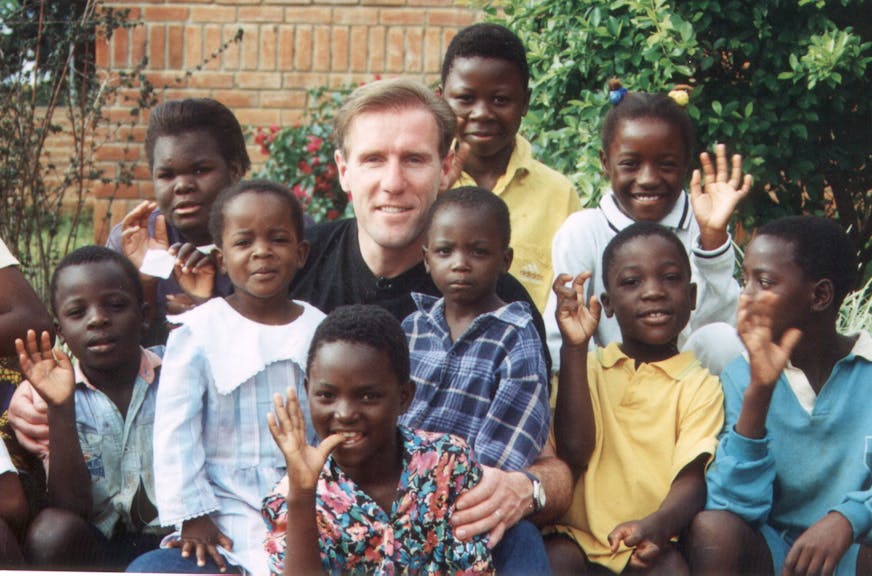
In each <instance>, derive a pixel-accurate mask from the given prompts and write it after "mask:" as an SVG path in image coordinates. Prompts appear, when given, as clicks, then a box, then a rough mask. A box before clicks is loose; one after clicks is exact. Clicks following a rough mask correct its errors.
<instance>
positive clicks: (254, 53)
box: [240, 24, 260, 70]
mask: <svg viewBox="0 0 872 576" xmlns="http://www.w3.org/2000/svg"><path fill="white" fill-rule="evenodd" d="M241 28H242V30H243V36H242V44H241V46H240V49H241V58H242V62H241V66H240V68H242V69H243V70H257V61H258V56H259V53H260V46H259V43H260V38H259V36H260V34H259V33H258V26H256V25H254V24H243V25H242V26H241Z"/></svg>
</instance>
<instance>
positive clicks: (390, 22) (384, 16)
mask: <svg viewBox="0 0 872 576" xmlns="http://www.w3.org/2000/svg"><path fill="white" fill-rule="evenodd" d="M426 14H427V13H426V12H425V11H424V10H420V9H415V10H409V9H405V8H402V9H395V8H386V9H384V10H382V12H381V23H382V24H384V25H386V26H412V25H416V24H417V25H419V26H420V25H421V24H423V23H424V20H425V16H426Z"/></svg>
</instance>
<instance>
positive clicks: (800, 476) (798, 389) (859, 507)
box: [706, 332, 872, 540]
mask: <svg viewBox="0 0 872 576" xmlns="http://www.w3.org/2000/svg"><path fill="white" fill-rule="evenodd" d="M721 379H722V381H723V386H724V401H725V411H726V426H725V427H724V432H723V434H722V439H721V443H720V445H719V446H718V450H717V453H716V455H715V460H714V463H713V464H712V465H711V467H710V468H709V470H708V474H707V477H706V480H707V485H708V498H707V501H706V508H707V509H709V510H729V511H730V512H733V513H734V514H737V515H738V516H740V517H741V518H743V519H744V520H745V521H747V522H749V523H750V524H752V525H755V526H760V525H761V524H769V525H771V526H773V527H774V528H775V529H776V530H779V531H787V533H788V535H789V536H791V537H792V538H796V537H797V536H798V535H799V534H801V533H802V532H803V531H805V530H806V529H807V528H808V527H809V526H811V525H812V524H814V523H815V522H817V521H818V520H820V519H821V518H823V516H824V515H826V514H827V513H828V512H830V511H836V512H839V513H841V514H842V515H843V516H845V518H847V519H848V521H849V522H850V523H851V526H852V527H853V529H854V539H855V540H867V539H868V538H869V531H870V529H872V403H870V402H869V398H870V397H872V338H870V336H869V334H868V333H866V332H864V333H861V334H860V336H859V338H858V339H857V342H856V343H855V344H854V348H853V350H852V351H851V353H850V354H848V355H847V356H846V357H844V358H842V359H841V360H839V361H838V362H837V363H836V365H835V366H834V367H833V371H832V373H831V374H830V377H829V378H828V379H827V381H826V383H824V385H823V387H822V388H821V390H820V393H819V394H817V395H816V396H815V394H814V391H813V390H812V389H811V386H810V384H809V383H808V380H807V379H806V378H805V375H804V374H803V373H802V372H801V371H800V370H798V369H797V368H794V367H792V366H788V368H787V369H786V370H785V371H784V373H783V374H782V375H781V377H780V378H779V379H778V382H777V383H776V384H775V391H774V392H773V394H772V401H771V403H770V406H769V413H768V415H767V418H766V436H765V437H764V438H761V439H752V438H747V437H744V436H740V435H739V434H737V433H736V431H735V429H734V426H735V424H736V420H737V419H738V417H739V412H740V411H741V409H742V401H743V398H744V393H745V390H746V389H747V387H748V383H749V380H750V375H749V366H748V362H747V360H745V359H744V358H738V359H736V360H734V361H733V362H731V363H730V364H729V365H728V366H727V367H726V369H725V370H724V372H723V373H722V374H721Z"/></svg>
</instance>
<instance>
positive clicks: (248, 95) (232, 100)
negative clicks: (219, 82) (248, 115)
mask: <svg viewBox="0 0 872 576" xmlns="http://www.w3.org/2000/svg"><path fill="white" fill-rule="evenodd" d="M213 97H214V98H215V99H216V100H218V101H220V102H221V103H222V104H224V105H225V106H227V107H228V108H230V109H231V110H233V109H235V108H254V107H256V106H257V105H258V103H259V102H260V97H259V96H258V93H257V92H250V91H245V92H243V91H240V90H233V89H231V90H218V91H216V92H215V93H214V94H213Z"/></svg>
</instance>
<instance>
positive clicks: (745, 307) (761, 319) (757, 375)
mask: <svg viewBox="0 0 872 576" xmlns="http://www.w3.org/2000/svg"><path fill="white" fill-rule="evenodd" d="M778 298H779V296H778V295H776V294H774V293H772V292H758V293H757V294H755V295H753V296H750V295H748V294H742V296H740V297H739V315H738V319H737V321H736V329H737V330H738V332H739V337H740V338H741V339H742V343H743V344H744V345H745V348H747V350H748V358H749V361H750V362H749V363H750V365H751V380H752V382H759V383H761V384H765V385H767V386H774V385H775V383H776V382H777V381H778V378H779V376H781V373H782V372H783V371H784V368H785V367H786V366H787V362H788V361H789V360H790V353H791V352H792V351H793V348H794V346H796V344H797V342H799V339H800V338H801V337H802V333H801V332H800V331H799V330H798V329H796V328H788V329H787V330H785V332H784V334H783V335H782V336H781V341H780V342H775V341H774V339H773V334H772V326H773V320H774V316H773V315H774V312H775V309H776V308H775V307H776V304H777V302H778Z"/></svg>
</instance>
